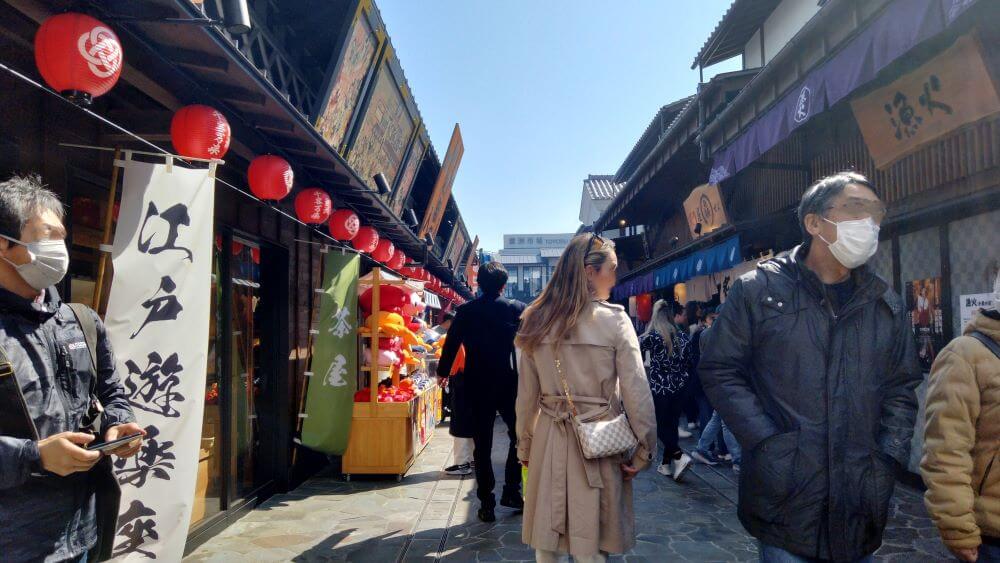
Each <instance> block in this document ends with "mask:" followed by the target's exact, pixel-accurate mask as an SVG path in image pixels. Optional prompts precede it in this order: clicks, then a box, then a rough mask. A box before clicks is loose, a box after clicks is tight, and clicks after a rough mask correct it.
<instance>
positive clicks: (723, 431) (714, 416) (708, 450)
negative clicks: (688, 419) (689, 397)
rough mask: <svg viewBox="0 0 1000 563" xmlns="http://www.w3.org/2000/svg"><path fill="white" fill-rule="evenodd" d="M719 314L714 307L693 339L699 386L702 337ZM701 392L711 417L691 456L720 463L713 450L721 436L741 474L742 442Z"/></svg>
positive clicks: (696, 378) (693, 382)
mask: <svg viewBox="0 0 1000 563" xmlns="http://www.w3.org/2000/svg"><path fill="white" fill-rule="evenodd" d="M718 316H719V308H718V307H716V308H713V309H712V310H711V311H710V312H709V313H708V315H706V317H705V327H704V328H702V329H701V330H700V331H698V332H697V333H696V334H695V336H694V338H692V339H691V348H692V350H693V352H692V355H693V356H694V358H695V359H694V365H695V369H694V373H692V376H691V382H692V384H697V385H698V386H699V387H701V377H699V376H698V369H697V366H698V364H699V363H701V338H702V335H703V334H704V333H705V331H707V330H708V329H710V328H711V327H712V324H713V323H714V322H715V319H716V318H718ZM695 382H697V383H695ZM701 392H702V397H703V399H704V401H703V402H702V403H701V408H702V409H704V410H703V412H705V411H707V412H708V416H709V419H708V422H706V423H705V424H704V425H703V426H702V431H701V436H700V437H699V438H698V446H697V447H696V448H695V449H694V451H692V452H691V458H692V459H694V460H695V461H697V462H699V463H704V464H706V465H718V464H719V463H720V462H721V461H722V460H721V459H720V457H719V456H718V455H716V453H715V452H713V446H714V445H715V444H716V443H718V441H719V437H720V436H721V438H722V442H723V443H724V445H725V447H726V450H728V452H729V456H730V457H731V458H732V462H733V472H734V473H736V475H737V476H739V474H740V444H739V442H737V441H736V437H735V436H733V433H732V431H730V430H729V427H728V426H726V423H725V422H724V421H723V420H722V417H721V416H719V413H718V411H716V410H715V409H713V408H712V404H711V403H709V401H708V396H706V395H705V394H704V392H705V391H704V389H703V388H702V390H701ZM720 448H721V446H720Z"/></svg>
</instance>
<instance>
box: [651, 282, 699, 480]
mask: <svg viewBox="0 0 1000 563" xmlns="http://www.w3.org/2000/svg"><path fill="white" fill-rule="evenodd" d="M684 317H685V314H684V309H683V308H682V307H681V306H680V305H678V304H676V303H673V304H671V303H667V302H666V301H664V300H663V299H660V300H659V301H657V302H656V304H654V305H653V318H652V319H651V320H650V321H649V325H648V326H647V327H646V331H645V332H644V333H643V334H642V338H640V339H639V346H640V349H641V351H642V352H643V354H646V353H648V354H649V372H648V376H649V387H650V390H651V391H652V394H653V404H654V406H655V411H656V429H657V435H658V437H659V439H660V441H661V442H663V458H662V462H661V463H660V465H659V467H657V468H656V471H657V472H658V473H660V474H661V475H665V476H667V477H673V478H674V480H675V481H680V480H681V477H683V476H684V473H685V472H686V471H687V468H688V467H689V466H690V465H691V458H690V457H689V456H688V455H687V454H686V453H684V452H683V451H681V448H680V445H679V444H678V441H679V438H680V436H679V435H678V428H677V424H678V421H679V420H680V417H681V412H682V410H683V408H684V401H685V400H686V399H687V395H686V387H687V384H688V380H689V379H690V375H691V346H690V340H689V339H688V336H687V330H686V325H685V322H684Z"/></svg>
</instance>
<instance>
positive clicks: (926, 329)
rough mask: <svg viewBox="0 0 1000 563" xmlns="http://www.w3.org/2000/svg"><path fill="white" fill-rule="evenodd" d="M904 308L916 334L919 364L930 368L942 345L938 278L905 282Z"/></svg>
mask: <svg viewBox="0 0 1000 563" xmlns="http://www.w3.org/2000/svg"><path fill="white" fill-rule="evenodd" d="M906 308H907V310H908V311H909V315H910V321H911V322H912V323H913V331H914V332H915V333H916V335H917V356H918V357H919V359H920V367H922V368H923V370H924V371H930V369H931V364H933V363H934V358H936V357H937V355H938V352H940V351H941V348H944V314H943V313H942V311H941V278H927V279H922V280H913V281H909V282H906Z"/></svg>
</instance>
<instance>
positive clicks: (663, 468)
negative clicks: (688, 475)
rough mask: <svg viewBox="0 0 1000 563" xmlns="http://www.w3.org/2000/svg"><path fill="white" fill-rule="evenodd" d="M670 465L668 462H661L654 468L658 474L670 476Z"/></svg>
mask: <svg viewBox="0 0 1000 563" xmlns="http://www.w3.org/2000/svg"><path fill="white" fill-rule="evenodd" d="M670 465H671V464H669V463H661V464H660V466H659V467H657V468H656V472H657V473H659V474H660V475H665V476H667V477H670Z"/></svg>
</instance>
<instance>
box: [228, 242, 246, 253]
mask: <svg viewBox="0 0 1000 563" xmlns="http://www.w3.org/2000/svg"><path fill="white" fill-rule="evenodd" d="M231 248H232V251H233V256H239V255H240V254H241V253H242V252H243V249H244V248H245V247H244V246H243V243H242V242H236V241H235V240H234V241H233V244H232V247H231Z"/></svg>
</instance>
